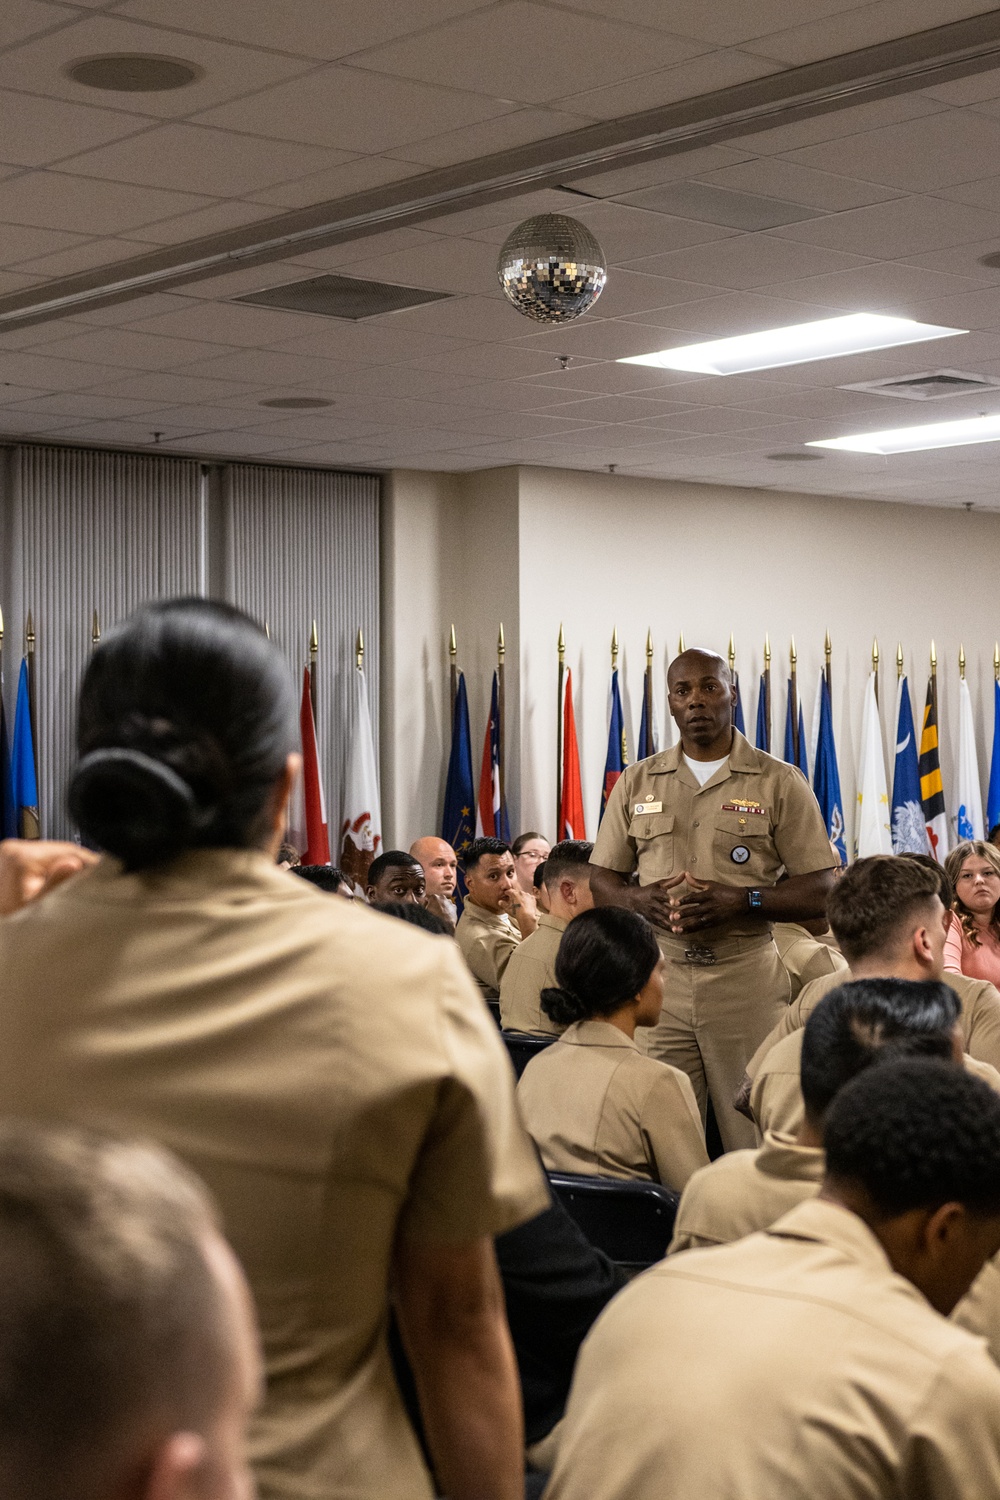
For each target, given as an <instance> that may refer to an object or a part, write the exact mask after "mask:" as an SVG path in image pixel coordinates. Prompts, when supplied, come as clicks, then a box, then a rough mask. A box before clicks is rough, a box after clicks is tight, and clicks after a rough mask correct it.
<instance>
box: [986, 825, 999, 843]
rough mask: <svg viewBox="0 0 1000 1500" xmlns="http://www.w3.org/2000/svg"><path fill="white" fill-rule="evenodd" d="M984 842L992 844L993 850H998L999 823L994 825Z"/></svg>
mask: <svg viewBox="0 0 1000 1500" xmlns="http://www.w3.org/2000/svg"><path fill="white" fill-rule="evenodd" d="M986 842H987V843H988V844H992V845H993V847H994V848H995V849H1000V823H994V824H993V827H992V828H991V829H990V831H989V833H988V834H987V835H986Z"/></svg>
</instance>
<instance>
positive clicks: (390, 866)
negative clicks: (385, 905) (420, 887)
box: [365, 849, 424, 885]
mask: <svg viewBox="0 0 1000 1500" xmlns="http://www.w3.org/2000/svg"><path fill="white" fill-rule="evenodd" d="M414 865H416V867H417V869H418V870H419V871H420V872H421V873H423V868H424V867H423V865H422V864H421V863H420V861H419V859H414V857H413V855H412V854H407V853H406V851H405V849H387V850H386V851H385V853H384V854H380V855H379V857H378V859H373V860H372V862H371V864H370V865H369V866H368V874H367V876H366V877H365V884H366V885H375V884H377V882H378V881H379V880H381V878H382V876H383V875H384V874H385V872H386V870H399V869H403V870H409V869H412V867H413V866H414Z"/></svg>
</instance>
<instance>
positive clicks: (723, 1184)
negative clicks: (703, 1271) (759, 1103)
mask: <svg viewBox="0 0 1000 1500" xmlns="http://www.w3.org/2000/svg"><path fill="white" fill-rule="evenodd" d="M824 1164H825V1163H824V1154H823V1151H822V1149H821V1148H819V1147H814V1146H800V1145H798V1144H797V1143H796V1140H795V1137H794V1136H789V1135H777V1134H775V1133H774V1132H773V1131H768V1133H767V1134H766V1135H765V1136H764V1144H763V1145H762V1146H761V1147H760V1149H759V1150H757V1151H728V1152H727V1153H726V1154H725V1156H720V1157H719V1158H718V1160H717V1161H713V1162H711V1163H710V1164H709V1166H707V1167H702V1169H701V1171H700V1172H696V1173H695V1174H694V1176H693V1177H692V1178H691V1181H690V1182H689V1183H688V1185H687V1187H686V1188H685V1189H684V1192H683V1194H682V1195H681V1201H680V1206H679V1208H678V1210H677V1220H676V1223H675V1225H674V1237H673V1239H672V1240H671V1241H670V1249H669V1250H668V1251H667V1254H668V1255H675V1254H676V1253H677V1251H678V1250H696V1249H700V1248H703V1247H704V1246H706V1245H728V1244H729V1243H730V1242H731V1241H732V1240H741V1239H742V1238H743V1236H744V1235H745V1234H753V1233H754V1232H755V1230H758V1229H768V1228H770V1226H771V1225H772V1224H773V1223H774V1222H775V1220H777V1219H780V1218H781V1216H782V1215H783V1214H786V1213H788V1211H789V1209H792V1208H794V1207H795V1206H796V1204H798V1203H802V1202H803V1201H804V1200H805V1199H806V1198H815V1196H816V1194H817V1193H818V1192H819V1185H820V1183H821V1182H822V1180H823V1170H824Z"/></svg>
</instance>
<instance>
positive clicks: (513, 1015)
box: [500, 839, 594, 1035]
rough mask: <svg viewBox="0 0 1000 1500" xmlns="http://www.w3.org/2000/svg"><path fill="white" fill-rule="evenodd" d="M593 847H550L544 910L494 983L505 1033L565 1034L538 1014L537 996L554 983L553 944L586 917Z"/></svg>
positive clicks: (571, 843) (576, 842)
mask: <svg viewBox="0 0 1000 1500" xmlns="http://www.w3.org/2000/svg"><path fill="white" fill-rule="evenodd" d="M593 847H594V846H593V844H587V843H584V842H583V841H582V840H580V839H566V840H565V841H564V842H563V843H561V844H556V845H555V847H554V848H553V849H552V851H551V853H550V854H549V857H548V859H547V860H546V861H545V863H544V864H542V865H538V866H537V867H536V874H537V872H538V870H544V871H545V875H544V877H543V884H544V889H545V891H546V895H547V898H548V910H547V911H545V912H543V913H542V914H541V915H540V916H539V918H538V926H537V928H536V929H535V931H534V932H533V933H532V934H531V935H530V937H526V938H525V939H524V942H523V943H519V944H518V946H517V947H516V948H515V950H514V952H513V953H512V954H511V956H510V959H509V961H508V963H507V967H506V969H505V970H504V975H503V978H502V979H501V981H500V1022H501V1024H502V1025H503V1026H504V1028H505V1029H506V1030H507V1031H523V1032H534V1033H542V1034H544V1035H552V1034H558V1033H559V1032H561V1031H563V1030H565V1028H564V1027H562V1026H558V1025H557V1024H556V1023H555V1021H553V1020H551V1019H550V1018H549V1017H548V1016H547V1015H546V1014H545V1013H544V1011H543V1010H542V1007H541V1001H540V996H541V993H542V991H543V990H547V989H551V988H552V987H553V985H554V984H555V982H556V954H557V953H558V952H559V942H560V939H561V938H562V935H563V933H564V932H565V931H566V928H567V927H568V926H569V924H570V922H572V920H573V918H574V917H578V916H580V914H581V913H582V912H585V911H590V910H591V909H592V908H593V905H594V898H593V896H592V895H591V894H590V869H591V866H590V854H591V850H592V849H593Z"/></svg>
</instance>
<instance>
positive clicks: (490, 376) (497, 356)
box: [411, 329, 569, 380]
mask: <svg viewBox="0 0 1000 1500" xmlns="http://www.w3.org/2000/svg"><path fill="white" fill-rule="evenodd" d="M560 332H563V330H560ZM565 333H566V336H567V337H568V335H569V330H568V329H567V330H565ZM554 362H555V361H554V360H553V357H552V355H551V354H550V353H549V351H548V350H547V349H532V348H522V347H519V346H516V345H513V344H472V345H470V346H469V347H468V348H465V349H456V350H452V351H450V352H448V353H447V354H434V355H431V356H430V357H429V358H427V359H418V360H413V361H411V364H412V366H413V370H414V376H415V378H417V379H419V373H420V371H421V370H440V371H443V372H444V373H445V374H449V373H455V374H460V375H466V376H468V377H471V378H475V377H476V376H478V377H479V378H480V379H481V380H516V379H518V377H519V376H521V375H538V374H541V373H542V372H543V371H545V370H548V369H549V368H550V367H551V365H552V364H553V363H554Z"/></svg>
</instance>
